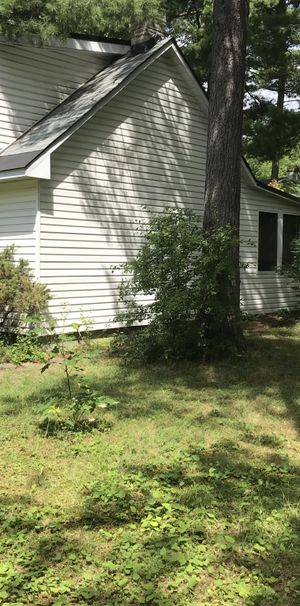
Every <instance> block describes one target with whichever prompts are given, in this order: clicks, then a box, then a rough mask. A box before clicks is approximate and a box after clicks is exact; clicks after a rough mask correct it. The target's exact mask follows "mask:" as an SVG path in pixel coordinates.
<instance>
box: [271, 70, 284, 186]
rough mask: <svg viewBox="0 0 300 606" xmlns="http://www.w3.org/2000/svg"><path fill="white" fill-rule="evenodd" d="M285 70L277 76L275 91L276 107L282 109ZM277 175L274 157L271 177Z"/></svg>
mask: <svg viewBox="0 0 300 606" xmlns="http://www.w3.org/2000/svg"><path fill="white" fill-rule="evenodd" d="M286 77H287V76H286V71H284V72H282V73H281V74H280V76H279V78H278V91H277V103H276V107H277V109H279V110H281V111H283V109H284V98H285V86H286ZM278 177H279V158H274V160H273V161H272V172H271V179H276V181H278Z"/></svg>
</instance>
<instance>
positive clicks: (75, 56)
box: [0, 44, 110, 151]
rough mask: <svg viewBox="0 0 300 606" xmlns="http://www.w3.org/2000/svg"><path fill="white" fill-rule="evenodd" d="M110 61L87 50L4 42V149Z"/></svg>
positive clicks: (0, 88) (0, 65) (0, 87)
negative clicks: (38, 46)
mask: <svg viewBox="0 0 300 606" xmlns="http://www.w3.org/2000/svg"><path fill="white" fill-rule="evenodd" d="M109 61H110V59H109V58H105V59H104V58H103V57H100V56H99V55H97V54H92V53H89V52H86V51H76V50H66V49H57V48H35V47H31V46H17V45H15V46H13V45H11V44H0V151H1V149H3V148H4V147H6V146H7V145H8V144H9V143H12V141H14V140H15V139H16V138H17V137H19V136H20V135H21V134H22V133H23V132H25V131H26V130H27V129H28V128H30V126H32V125H33V124H34V123H35V122H37V121H38V120H40V119H41V118H42V117H43V116H45V115H46V114H47V113H48V112H49V111H50V110H52V109H53V108H54V107H55V106H56V105H58V103H60V102H61V101H63V100H64V99H65V98H66V97H67V96H68V95H70V94H71V93H72V92H73V91H74V90H76V89H77V88H78V87H79V86H80V85H81V84H83V83H84V82H85V81H86V80H88V79H89V78H90V77H91V76H93V75H94V74H95V73H97V72H98V71H99V70H100V69H102V68H103V67H104V66H105V65H107V64H108V62H109Z"/></svg>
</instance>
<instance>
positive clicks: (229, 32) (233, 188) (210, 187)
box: [203, 0, 249, 341]
mask: <svg viewBox="0 0 300 606" xmlns="http://www.w3.org/2000/svg"><path fill="white" fill-rule="evenodd" d="M248 9H249V7H248V0H214V9H213V39H212V59H211V74H210V95H209V99H210V103H209V112H208V143H207V168H206V184H205V210H204V220H203V227H204V229H207V230H211V229H216V228H219V227H225V226H228V225H229V226H231V227H232V228H233V229H234V231H235V233H236V234H237V235H239V223H240V190H241V148H242V123H243V98H244V86H245V61H246V38H247V29H248ZM232 255H233V257H234V262H235V266H236V272H235V277H234V280H233V281H232V284H231V285H230V297H231V302H232V304H233V307H234V313H233V316H234V317H233V319H232V331H233V333H234V335H235V339H236V340H237V341H242V333H241V328H240V322H239V318H240V270H239V265H240V263H239V247H238V246H237V247H235V249H234V250H232Z"/></svg>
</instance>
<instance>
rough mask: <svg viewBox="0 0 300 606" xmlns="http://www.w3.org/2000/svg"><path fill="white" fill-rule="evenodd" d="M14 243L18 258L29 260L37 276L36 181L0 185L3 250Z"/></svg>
mask: <svg viewBox="0 0 300 606" xmlns="http://www.w3.org/2000/svg"><path fill="white" fill-rule="evenodd" d="M11 244H14V245H15V247H16V254H15V257H16V259H20V258H23V259H27V260H28V261H29V263H30V267H31V269H32V271H33V273H34V275H35V276H36V275H37V273H38V265H37V183H36V181H34V180H27V181H18V182H15V183H1V184H0V251H2V250H3V249H4V248H5V247H6V246H10V245H11Z"/></svg>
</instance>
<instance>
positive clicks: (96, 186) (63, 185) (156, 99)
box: [40, 55, 295, 328]
mask: <svg viewBox="0 0 300 606" xmlns="http://www.w3.org/2000/svg"><path fill="white" fill-rule="evenodd" d="M206 136H207V121H206V115H205V112H203V111H202V110H201V109H200V107H199V103H198V100H197V99H196V97H195V94H194V91H193V90H192V89H191V88H190V86H189V84H187V83H186V82H185V78H184V73H183V70H182V68H181V67H180V66H179V65H178V64H174V59H173V58H172V55H171V56H169V55H168V56H167V55H164V56H163V57H162V58H161V59H160V60H159V61H157V62H155V63H154V64H153V65H152V66H151V67H149V68H148V69H147V70H146V72H144V73H143V74H142V75H140V76H139V77H138V78H137V79H136V80H135V81H134V82H132V83H131V84H130V85H129V86H128V88H127V89H126V90H125V91H123V92H122V93H121V94H120V95H119V96H118V97H117V98H116V99H115V100H113V101H112V102H110V103H109V104H108V105H107V106H106V107H105V108H104V109H102V110H101V111H100V112H99V113H98V114H97V115H96V116H94V117H93V118H92V119H91V120H90V121H89V122H88V123H87V124H86V125H85V126H83V127H82V128H81V129H80V130H79V131H78V132H77V134H75V135H73V136H72V137H71V139H70V140H69V141H68V142H66V143H65V144H64V145H63V146H62V147H61V148H60V149H58V150H57V151H56V152H55V153H54V155H53V159H52V180H51V181H49V182H43V183H41V185H40V188H41V189H40V204H41V248H40V254H41V256H40V263H41V280H42V281H43V282H44V283H47V284H48V285H49V286H50V288H51V290H52V294H53V299H52V302H51V310H52V313H53V314H54V315H56V316H57V317H59V315H60V313H61V311H62V309H63V307H64V303H67V309H68V310H69V321H70V322H71V321H74V320H77V319H78V316H79V314H80V310H82V312H83V314H84V315H85V316H86V317H88V318H90V319H91V320H92V321H93V323H94V328H106V327H108V326H111V322H112V319H113V317H114V315H115V313H116V311H117V310H118V309H119V307H118V303H117V297H118V287H119V284H120V280H121V272H119V271H115V272H114V273H113V272H112V265H115V264H119V263H123V262H124V261H126V260H128V259H131V258H133V257H134V256H135V254H136V252H137V250H138V248H139V245H140V243H141V235H139V234H137V233H136V228H137V222H138V221H140V220H141V221H144V220H145V219H147V218H148V217H149V215H150V214H151V213H158V212H161V211H163V210H164V209H165V208H166V207H167V206H189V207H190V208H193V209H195V210H197V211H198V212H199V213H200V214H202V213H203V199H204V184H205V161H206ZM274 208H281V209H282V208H284V209H286V208H291V209H292V210H294V209H295V207H294V205H293V204H289V203H285V201H284V200H280V199H279V198H277V197H276V196H274V195H272V194H267V193H264V192H263V191H261V192H260V191H259V190H258V189H251V188H250V187H248V186H247V185H245V184H244V187H243V197H242V210H241V237H242V240H244V241H246V240H248V239H249V238H251V239H252V240H253V241H254V243H255V245H254V246H253V247H252V246H249V245H248V244H246V243H244V244H243V246H242V253H243V259H244V260H247V261H251V262H252V263H255V264H256V257H257V229H258V224H257V221H258V210H259V209H260V210H266V209H270V210H274ZM282 283H283V281H282V278H280V277H279V276H278V275H276V274H272V275H262V274H260V275H258V274H257V268H256V267H253V266H252V267H251V268H250V267H249V269H248V270H247V273H246V276H244V277H243V285H242V294H243V299H244V307H245V308H246V309H247V310H249V311H259V310H264V311H269V310H272V309H275V308H278V307H286V306H287V305H289V304H291V303H292V302H293V297H294V295H293V293H292V291H291V289H290V288H289V287H287V286H284V287H283V288H282Z"/></svg>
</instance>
